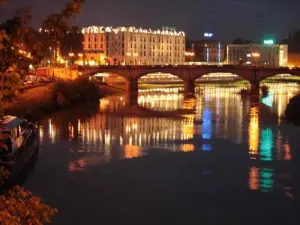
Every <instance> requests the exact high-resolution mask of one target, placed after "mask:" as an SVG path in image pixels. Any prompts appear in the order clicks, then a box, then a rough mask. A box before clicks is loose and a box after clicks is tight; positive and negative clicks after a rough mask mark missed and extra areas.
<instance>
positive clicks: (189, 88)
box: [183, 80, 195, 98]
mask: <svg viewBox="0 0 300 225" xmlns="http://www.w3.org/2000/svg"><path fill="white" fill-rule="evenodd" d="M183 93H184V97H185V98H193V97H195V80H188V81H185V82H184V92H183Z"/></svg>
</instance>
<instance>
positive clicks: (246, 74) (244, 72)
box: [193, 66, 253, 82]
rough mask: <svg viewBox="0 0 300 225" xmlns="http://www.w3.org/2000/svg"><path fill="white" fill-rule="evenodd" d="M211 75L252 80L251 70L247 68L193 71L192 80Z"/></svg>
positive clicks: (216, 68) (218, 68)
mask: <svg viewBox="0 0 300 225" xmlns="http://www.w3.org/2000/svg"><path fill="white" fill-rule="evenodd" d="M212 74H234V75H237V76H238V77H240V78H241V79H244V80H247V81H250V82H251V80H252V76H253V73H252V70H251V69H249V68H232V67H225V66H224V67H215V68H208V69H203V70H201V71H196V70H195V71H193V79H194V80H197V79H199V78H201V77H204V76H208V77H209V76H210V75H212Z"/></svg>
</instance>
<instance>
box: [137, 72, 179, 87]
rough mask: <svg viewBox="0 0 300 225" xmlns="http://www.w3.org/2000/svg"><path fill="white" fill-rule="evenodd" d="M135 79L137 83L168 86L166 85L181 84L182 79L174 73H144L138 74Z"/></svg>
mask: <svg viewBox="0 0 300 225" xmlns="http://www.w3.org/2000/svg"><path fill="white" fill-rule="evenodd" d="M136 79H137V80H138V82H139V83H158V84H168V83H183V82H184V80H183V79H182V77H181V76H180V75H178V74H175V73H166V72H150V73H149V72H145V73H141V74H139V75H138V76H137V77H136Z"/></svg>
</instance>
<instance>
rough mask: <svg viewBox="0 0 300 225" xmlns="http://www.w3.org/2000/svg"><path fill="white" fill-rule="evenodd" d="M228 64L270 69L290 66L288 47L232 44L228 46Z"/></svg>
mask: <svg viewBox="0 0 300 225" xmlns="http://www.w3.org/2000/svg"><path fill="white" fill-rule="evenodd" d="M227 63H228V64H231V65H236V64H248V65H261V66H269V67H278V66H287V65H288V46H287V45H277V44H232V45H228V46H227Z"/></svg>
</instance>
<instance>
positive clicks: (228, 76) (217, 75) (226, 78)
mask: <svg viewBox="0 0 300 225" xmlns="http://www.w3.org/2000/svg"><path fill="white" fill-rule="evenodd" d="M195 77H196V79H195V82H196V83H209V82H216V81H217V82H237V81H242V80H244V81H246V82H247V83H250V81H249V80H248V79H245V78H244V77H243V76H240V75H239V74H235V73H231V72H210V73H205V74H201V75H198V76H195Z"/></svg>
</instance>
